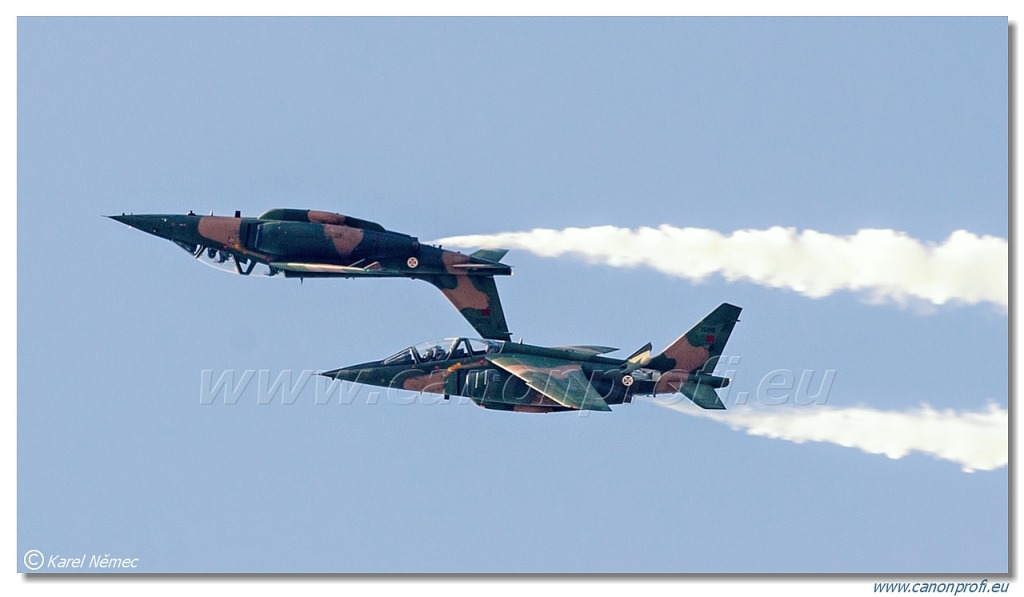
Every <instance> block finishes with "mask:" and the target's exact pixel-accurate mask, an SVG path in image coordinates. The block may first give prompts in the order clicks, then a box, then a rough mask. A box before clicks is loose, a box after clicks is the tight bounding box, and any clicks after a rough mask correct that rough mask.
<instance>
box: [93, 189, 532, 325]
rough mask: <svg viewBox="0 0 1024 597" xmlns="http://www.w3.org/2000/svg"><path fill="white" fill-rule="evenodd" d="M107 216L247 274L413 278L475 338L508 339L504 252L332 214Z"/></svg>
mask: <svg viewBox="0 0 1024 597" xmlns="http://www.w3.org/2000/svg"><path fill="white" fill-rule="evenodd" d="M109 217H110V218H112V219H114V220H117V221H118V222H121V223H122V224H127V225H128V226H131V227H132V228H137V229H139V230H142V231H143V232H148V233H150V234H153V235H155V236H159V237H160V238H164V239H167V240H170V241H172V242H173V243H174V244H176V245H178V246H179V247H181V248H182V249H185V250H186V251H188V252H189V253H191V254H192V256H193V257H194V258H196V259H197V260H200V261H203V262H204V263H207V264H208V265H213V266H214V267H217V268H219V269H225V270H227V271H233V272H235V273H237V274H240V275H243V276H248V275H250V274H253V273H255V272H259V273H260V274H262V275H265V276H276V275H282V276H283V277H286V278H300V279H301V278H323V277H333V278H395V277H403V278H413V279H419V280H425V281H427V282H430V283H431V284H433V285H434V286H436V287H437V288H439V289H440V290H441V292H442V293H444V295H445V297H446V298H447V299H448V300H449V301H451V303H452V304H453V305H455V308H456V309H458V310H459V312H460V313H462V316H463V317H465V318H466V319H467V320H468V321H469V323H470V325H472V326H473V328H475V329H476V331H477V333H479V334H480V335H482V336H483V337H484V338H487V339H490V340H509V339H510V338H511V334H509V331H508V324H507V323H506V322H505V313H504V311H502V308H501V301H500V300H499V299H498V289H497V286H496V285H495V283H494V276H507V275H510V274H511V273H512V268H511V267H509V266H508V265H505V264H504V263H501V259H502V258H503V257H504V256H505V254H506V253H507V252H508V250H507V249H487V250H480V251H477V252H475V253H472V254H469V255H464V254H462V253H459V252H456V251H447V250H444V249H441V248H440V247H434V246H430V245H422V244H420V242H419V240H417V239H416V238H414V237H412V236H409V235H407V234H402V233H400V232H392V231H390V230H385V229H384V227H383V226H381V225H380V224H377V223H375V222H369V221H367V220H360V219H358V218H353V217H350V216H343V215H341V214H337V213H330V212H324V211H314V210H304V209H271V210H269V211H267V212H264V213H263V214H262V215H260V216H259V217H257V218H251V217H245V218H243V217H242V216H241V213H240V212H237V211H236V212H235V215H234V217H231V216H214V215H212V214H211V215H209V216H197V215H196V214H194V213H192V212H189V213H188V215H166V214H157V215H125V214H121V215H119V216H109Z"/></svg>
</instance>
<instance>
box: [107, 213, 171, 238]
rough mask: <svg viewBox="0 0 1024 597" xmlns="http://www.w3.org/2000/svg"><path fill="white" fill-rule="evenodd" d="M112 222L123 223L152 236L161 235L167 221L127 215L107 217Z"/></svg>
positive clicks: (154, 217) (158, 218) (155, 217)
mask: <svg viewBox="0 0 1024 597" xmlns="http://www.w3.org/2000/svg"><path fill="white" fill-rule="evenodd" d="M107 217H108V218H110V219H111V220H116V221H118V222H121V223H122V224H124V225H126V226H131V227H132V228H137V229H139V230H142V231H143V232H149V233H150V234H158V235H159V234H160V232H161V230H162V229H163V228H165V227H166V226H165V225H166V221H165V219H161V218H160V217H159V216H136V215H125V214H121V215H119V216H107Z"/></svg>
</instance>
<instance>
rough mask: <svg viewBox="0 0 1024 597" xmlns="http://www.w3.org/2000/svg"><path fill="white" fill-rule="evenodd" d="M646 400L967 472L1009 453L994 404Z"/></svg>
mask: <svg viewBox="0 0 1024 597" xmlns="http://www.w3.org/2000/svg"><path fill="white" fill-rule="evenodd" d="M648 402H653V403H655V404H658V405H659V406H665V407H668V408H671V409H673V410H677V411H679V412H681V413H685V414H688V415H690V416H695V417H702V418H708V419H713V420H715V421H718V422H719V423H724V424H726V425H728V426H729V427H731V428H733V429H734V430H736V431H745V432H746V433H747V434H749V435H758V436H763V437H770V438H773V439H783V440H786V441H791V442H794V443H798V444H800V443H803V442H827V443H831V444H836V445H840V446H844V447H847V448H857V449H858V450H861V451H864V452H867V453H869V454H885V455H886V456H888V457H889V458H892V459H893V460H898V459H900V458H903V457H904V456H906V455H907V454H909V453H910V452H922V453H925V454H930V455H932V456H934V457H936V458H941V459H943V460H949V461H951V462H956V463H957V464H959V465H960V466H961V469H962V470H963V471H964V472H967V473H970V472H974V471H976V470H980V471H990V470H994V469H997V468H1000V467H1004V466H1006V463H1007V460H1008V454H1009V428H1008V417H1007V411H1005V410H1003V409H1002V408H1000V407H998V406H996V405H994V404H992V405H989V407H988V409H987V410H983V411H976V412H970V411H962V412H957V411H953V410H942V411H940V410H935V409H933V408H931V407H929V406H922V407H921V408H920V409H918V410H913V411H908V412H894V411H880V410H874V409H871V408H866V407H857V408H834V407H828V406H821V405H809V406H803V407H796V408H794V407H781V406H778V407H776V406H773V407H768V408H742V407H733V408H730V409H729V410H724V411H722V410H719V411H708V410H703V409H701V408H698V407H696V406H694V405H693V404H690V403H689V402H685V401H684V402H680V401H673V402H665V401H663V400H662V399H656V400H648Z"/></svg>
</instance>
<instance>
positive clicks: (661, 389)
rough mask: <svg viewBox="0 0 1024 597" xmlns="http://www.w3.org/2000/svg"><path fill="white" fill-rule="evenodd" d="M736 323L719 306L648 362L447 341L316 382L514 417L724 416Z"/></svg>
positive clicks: (588, 350)
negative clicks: (656, 407) (683, 411)
mask: <svg viewBox="0 0 1024 597" xmlns="http://www.w3.org/2000/svg"><path fill="white" fill-rule="evenodd" d="M739 315H740V308H739V307H736V306H733V305H730V304H728V303H723V304H722V305H720V306H719V307H718V308H717V309H715V310H714V311H712V312H711V314H710V315H708V316H707V317H705V318H704V319H703V320H702V321H701V322H700V323H698V324H697V325H696V326H694V327H693V329H691V330H690V331H688V332H686V333H685V334H683V335H682V336H680V337H679V338H678V339H676V341H675V342H673V343H672V344H670V345H669V347H668V348H666V349H665V350H664V351H662V352H661V354H658V355H657V356H655V357H653V358H652V357H651V344H650V343H648V344H647V345H646V346H644V347H643V348H641V349H640V350H638V351H636V352H635V353H633V354H632V355H630V356H629V357H627V358H625V359H616V358H611V357H605V356H601V355H604V354H606V353H609V352H612V351H615V350H618V349H616V348H610V347H607V346H559V347H554V348H545V347H541V346H531V345H529V344H522V343H518V344H517V343H513V342H506V341H495V340H471V339H466V338H448V339H446V340H442V341H438V342H426V343H423V344H420V345H417V346H412V347H409V348H406V349H404V350H402V351H400V352H398V353H396V354H394V355H392V356H390V357H388V358H386V359H384V360H382V361H373V362H369V363H363V364H360V365H353V366H351V367H344V368H341V369H335V370H333V371H326V372H323V373H321V375H324V376H327V377H330V378H334V379H338V380H343V381H351V382H356V383H363V384H369V385H375V386H383V387H387V388H394V389H402V390H413V391H419V392H429V393H433V394H444V397H445V398H446V399H448V398H450V397H451V396H465V397H468V398H469V399H470V400H472V401H473V402H475V403H476V404H478V405H480V406H482V407H484V408H492V409H496V410H509V411H516V412H532V413H549V412H556V411H568V410H611V408H609V406H608V405H609V404H622V403H626V402H630V401H632V398H633V396H634V395H637V394H640V395H655V394H664V393H674V392H682V393H683V395H685V396H686V397H687V398H689V399H690V400H692V401H693V402H694V403H696V404H697V405H698V406H700V407H701V408H706V409H724V408H725V405H724V404H722V401H721V399H720V398H719V396H718V393H717V392H716V390H717V388H722V387H725V386H727V385H729V381H730V380H729V379H728V378H726V377H718V376H715V375H713V373H714V370H715V366H716V365H717V363H718V359H719V357H720V356H721V354H722V349H723V348H725V343H726V342H727V341H728V340H729V334H730V333H732V329H733V326H734V325H736V322H737V321H739Z"/></svg>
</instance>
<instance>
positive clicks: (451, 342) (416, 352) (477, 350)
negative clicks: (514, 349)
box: [384, 338, 502, 365]
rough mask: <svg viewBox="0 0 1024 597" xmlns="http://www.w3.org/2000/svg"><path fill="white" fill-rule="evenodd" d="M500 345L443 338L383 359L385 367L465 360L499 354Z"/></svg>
mask: <svg viewBox="0 0 1024 597" xmlns="http://www.w3.org/2000/svg"><path fill="white" fill-rule="evenodd" d="M501 347H502V343H501V342H498V341H495V340H479V339H476V338H444V339H443V340H432V341H428V342H420V343H419V344H417V345H416V346H410V347H409V348H406V349H404V350H400V351H399V352H397V353H395V354H393V355H391V356H390V357H388V358H386V359H384V364H385V365H413V364H417V363H420V364H422V363H432V362H440V361H449V360H458V359H465V358H469V357H474V356H483V355H485V354H496V353H498V352H501Z"/></svg>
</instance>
